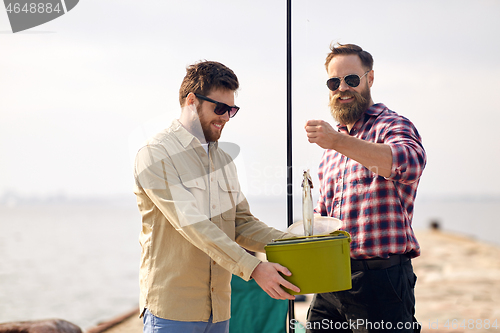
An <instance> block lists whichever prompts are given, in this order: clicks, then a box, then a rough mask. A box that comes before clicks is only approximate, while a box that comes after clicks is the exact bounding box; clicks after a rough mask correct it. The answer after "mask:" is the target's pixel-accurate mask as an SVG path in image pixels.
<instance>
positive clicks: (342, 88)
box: [338, 79, 350, 91]
mask: <svg viewBox="0 0 500 333" xmlns="http://www.w3.org/2000/svg"><path fill="white" fill-rule="evenodd" d="M349 88H350V87H349V85H348V84H347V83H345V80H344V79H342V80H340V85H339V89H338V90H339V91H347V90H349Z"/></svg>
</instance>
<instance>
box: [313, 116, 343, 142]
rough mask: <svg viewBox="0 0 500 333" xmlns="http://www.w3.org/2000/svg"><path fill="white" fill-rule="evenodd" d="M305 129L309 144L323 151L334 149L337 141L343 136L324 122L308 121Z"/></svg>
mask: <svg viewBox="0 0 500 333" xmlns="http://www.w3.org/2000/svg"><path fill="white" fill-rule="evenodd" d="M305 129H306V133H307V139H308V140H309V142H310V143H315V144H317V145H318V146H320V147H321V148H323V149H333V148H334V145H335V140H336V139H338V138H339V137H338V136H339V135H342V134H340V133H339V132H337V131H336V130H335V129H334V128H333V127H332V125H330V124H329V123H327V122H326V121H324V120H308V121H307V122H306V126H305Z"/></svg>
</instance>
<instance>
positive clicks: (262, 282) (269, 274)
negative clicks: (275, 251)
mask: <svg viewBox="0 0 500 333" xmlns="http://www.w3.org/2000/svg"><path fill="white" fill-rule="evenodd" d="M278 272H281V273H283V274H285V275H286V276H290V275H292V273H291V272H290V271H289V270H288V269H287V268H286V267H283V266H281V265H280V264H276V263H273V262H261V263H260V264H258V265H257V267H255V269H254V270H253V272H252V278H253V279H254V280H255V282H257V284H258V285H259V286H260V287H261V288H262V290H264V291H265V292H266V293H267V294H268V295H269V296H271V297H272V298H275V299H295V296H292V295H290V294H289V293H287V292H286V291H284V290H283V289H282V288H281V287H280V286H283V287H285V288H288V289H290V290H293V291H295V292H300V289H299V288H298V287H296V286H294V285H293V284H291V283H290V282H288V281H287V280H285V279H284V278H283V277H282V276H281V275H280V274H279V273H278Z"/></svg>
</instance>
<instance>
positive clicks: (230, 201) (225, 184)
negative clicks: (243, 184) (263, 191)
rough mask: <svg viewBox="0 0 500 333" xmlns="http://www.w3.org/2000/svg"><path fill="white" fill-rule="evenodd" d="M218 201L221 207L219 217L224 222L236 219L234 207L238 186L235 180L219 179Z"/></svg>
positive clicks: (237, 195) (237, 196)
mask: <svg viewBox="0 0 500 333" xmlns="http://www.w3.org/2000/svg"><path fill="white" fill-rule="evenodd" d="M218 183H219V189H220V191H219V199H220V205H221V216H222V218H223V219H224V220H226V221H234V220H235V218H236V205H237V204H238V198H239V192H240V191H239V186H238V180H237V179H230V178H229V179H227V180H225V179H219V180H218Z"/></svg>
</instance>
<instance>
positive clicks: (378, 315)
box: [306, 260, 420, 333]
mask: <svg viewBox="0 0 500 333" xmlns="http://www.w3.org/2000/svg"><path fill="white" fill-rule="evenodd" d="M416 280H417V277H416V276H415V274H414V273H413V266H412V265H411V260H408V261H406V262H404V263H400V264H397V265H394V266H392V267H389V268H386V269H377V270H369V269H368V270H360V271H355V272H352V289H350V290H346V291H338V292H333V293H323V294H317V295H315V297H314V299H313V301H312V303H311V306H310V308H309V313H308V318H307V323H306V329H307V332H308V333H314V332H351V333H352V332H356V333H358V332H359V333H365V332H408V333H410V332H420V324H418V323H417V322H416V319H415V317H414V315H415V294H414V288H415V282H416Z"/></svg>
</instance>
